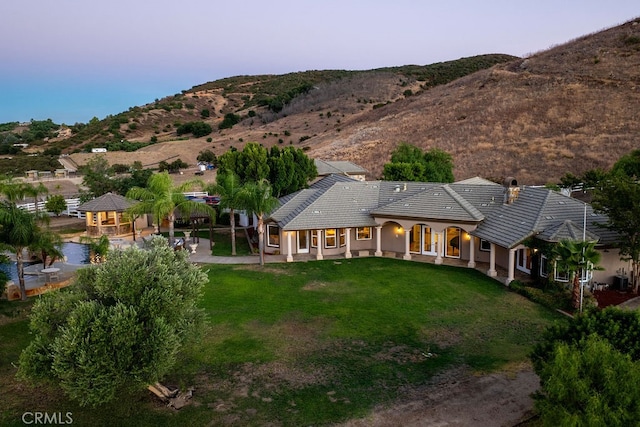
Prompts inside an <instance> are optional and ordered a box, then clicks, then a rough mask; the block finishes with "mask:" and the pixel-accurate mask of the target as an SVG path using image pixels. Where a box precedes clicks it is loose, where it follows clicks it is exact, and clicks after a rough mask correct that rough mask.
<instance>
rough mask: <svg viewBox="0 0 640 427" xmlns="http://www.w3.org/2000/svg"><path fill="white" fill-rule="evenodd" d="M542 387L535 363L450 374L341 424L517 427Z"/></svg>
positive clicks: (359, 426)
mask: <svg viewBox="0 0 640 427" xmlns="http://www.w3.org/2000/svg"><path fill="white" fill-rule="evenodd" d="M539 386H540V382H539V379H538V376H537V375H536V374H535V373H534V372H533V370H532V368H531V367H530V366H523V367H521V368H520V369H518V370H517V371H516V372H507V373H496V374H490V375H483V376H473V375H470V374H468V373H465V372H448V373H447V374H445V375H443V376H441V377H440V378H438V379H436V380H435V381H434V384H433V385H430V386H427V387H424V388H422V389H420V390H415V391H414V392H412V393H411V396H410V398H409V399H408V400H407V401H405V402H402V403H399V404H397V405H394V406H392V407H385V408H379V409H375V410H374V411H373V412H372V413H371V414H369V415H368V416H367V417H364V418H361V419H357V420H351V421H348V422H346V423H344V424H341V427H365V426H366V427H372V426H376V427H396V426H404V427H418V426H438V427H453V426H456V427H462V426H464V427H467V426H473V427H502V426H515V425H517V424H519V423H520V422H522V421H524V420H527V419H529V418H530V417H531V416H532V414H533V412H532V411H533V399H532V398H531V393H533V392H534V391H536V390H537V389H538V387H539Z"/></svg>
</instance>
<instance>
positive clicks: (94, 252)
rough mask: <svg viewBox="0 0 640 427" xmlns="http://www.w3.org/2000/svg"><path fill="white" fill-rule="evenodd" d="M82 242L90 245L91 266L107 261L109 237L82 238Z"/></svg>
mask: <svg viewBox="0 0 640 427" xmlns="http://www.w3.org/2000/svg"><path fill="white" fill-rule="evenodd" d="M80 242H82V243H86V244H87V245H89V256H90V261H91V264H100V263H103V262H105V261H106V260H107V253H108V252H109V246H110V245H111V242H110V241H109V236H106V235H104V234H103V235H102V236H100V237H89V236H82V237H80Z"/></svg>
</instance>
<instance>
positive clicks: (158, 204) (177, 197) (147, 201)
mask: <svg viewBox="0 0 640 427" xmlns="http://www.w3.org/2000/svg"><path fill="white" fill-rule="evenodd" d="M197 185H200V186H201V185H202V182H201V181H198V180H190V181H187V182H185V183H183V184H181V185H179V186H174V185H173V180H172V179H171V177H170V176H169V174H168V173H167V172H166V171H165V172H162V173H157V174H154V175H151V177H150V178H149V181H148V182H147V187H146V188H141V187H133V188H131V189H130V190H129V191H127V197H129V198H131V199H136V200H140V203H138V204H135V205H133V206H132V207H130V208H129V209H127V212H128V213H129V214H130V215H132V216H133V215H136V214H141V213H151V214H153V216H154V221H155V222H156V226H157V227H158V230H159V229H160V222H161V221H162V220H163V219H164V218H166V219H168V220H169V244H170V245H171V246H173V242H174V235H175V233H174V223H175V220H176V213H181V214H182V215H183V216H186V217H189V216H190V215H191V214H192V213H204V214H207V215H209V216H210V217H215V210H213V208H211V207H210V206H209V205H207V204H206V203H198V202H194V201H191V200H189V199H187V198H186V197H185V195H184V194H183V192H185V191H189V190H191V189H192V188H193V187H195V186H197Z"/></svg>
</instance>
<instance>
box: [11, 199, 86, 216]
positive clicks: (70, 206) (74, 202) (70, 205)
mask: <svg viewBox="0 0 640 427" xmlns="http://www.w3.org/2000/svg"><path fill="white" fill-rule="evenodd" d="M65 202H67V209H65V210H64V211H62V213H63V214H64V215H68V216H75V217H78V218H84V217H85V214H84V212H78V206H80V199H78V198H76V199H65ZM46 203H47V202H46V201H44V200H43V201H39V202H38V211H39V212H46V211H47V208H46V207H45V205H46ZM18 207H19V208H22V209H25V210H27V211H29V212H35V211H36V204H35V203H24V204H22V205H18ZM49 216H54V214H53V213H51V212H49Z"/></svg>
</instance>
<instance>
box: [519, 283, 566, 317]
mask: <svg viewBox="0 0 640 427" xmlns="http://www.w3.org/2000/svg"><path fill="white" fill-rule="evenodd" d="M509 288H510V289H511V290H513V291H514V292H517V293H518V294H520V295H522V296H524V297H526V298H528V299H529V300H531V301H533V302H535V303H537V304H540V305H543V306H545V307H547V308H551V309H553V310H555V309H559V310H571V293H570V292H569V290H566V289H562V288H560V287H552V288H549V289H546V290H544V289H540V288H537V287H533V286H527V285H525V284H523V283H522V282H520V281H518V280H514V281H512V282H511V283H510V284H509Z"/></svg>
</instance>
